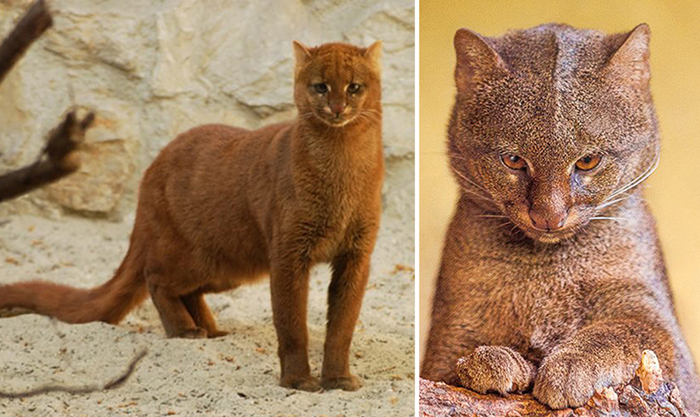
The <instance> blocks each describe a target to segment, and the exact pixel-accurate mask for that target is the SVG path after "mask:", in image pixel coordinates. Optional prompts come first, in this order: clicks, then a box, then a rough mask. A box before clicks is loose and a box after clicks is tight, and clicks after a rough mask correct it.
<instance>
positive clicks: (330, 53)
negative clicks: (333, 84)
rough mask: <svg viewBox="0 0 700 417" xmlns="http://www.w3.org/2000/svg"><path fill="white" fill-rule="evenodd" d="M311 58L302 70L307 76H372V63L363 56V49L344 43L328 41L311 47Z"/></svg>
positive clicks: (327, 78)
mask: <svg viewBox="0 0 700 417" xmlns="http://www.w3.org/2000/svg"><path fill="white" fill-rule="evenodd" d="M309 52H310V54H311V59H310V60H309V62H308V64H307V65H306V67H305V69H304V72H305V74H306V76H307V77H309V78H321V79H323V80H326V81H327V80H345V81H350V80H354V79H366V78H373V77H375V76H376V75H375V74H374V73H375V69H374V68H373V63H372V62H371V60H369V59H368V58H367V57H366V56H365V50H364V49H362V48H359V47H357V46H354V45H350V44H344V43H328V44H323V45H321V46H318V47H316V48H312V49H311V50H310V51H309Z"/></svg>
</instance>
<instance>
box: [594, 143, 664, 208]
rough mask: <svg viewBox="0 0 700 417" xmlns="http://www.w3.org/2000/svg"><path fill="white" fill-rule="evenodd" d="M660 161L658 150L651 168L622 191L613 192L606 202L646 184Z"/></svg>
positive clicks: (622, 188)
mask: <svg viewBox="0 0 700 417" xmlns="http://www.w3.org/2000/svg"><path fill="white" fill-rule="evenodd" d="M660 160H661V152H660V150H659V149H657V151H656V158H654V162H653V163H652V164H651V166H649V168H647V169H646V170H644V172H642V174H640V175H639V176H638V177H636V178H635V179H633V180H632V181H630V182H629V183H627V185H625V186H623V187H621V188H620V189H618V190H616V191H613V192H612V193H611V194H610V195H609V196H608V198H607V199H606V200H609V199H611V198H614V197H617V196H618V195H620V194H622V193H624V192H625V191H627V190H630V189H632V188H634V187H636V186H637V185H639V184H641V183H642V182H644V181H645V180H646V179H647V178H649V176H650V175H651V174H653V173H654V171H656V168H658V167H659V161H660Z"/></svg>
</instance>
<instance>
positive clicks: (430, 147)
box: [419, 0, 700, 366]
mask: <svg viewBox="0 0 700 417" xmlns="http://www.w3.org/2000/svg"><path fill="white" fill-rule="evenodd" d="M548 22H558V23H567V24H570V25H572V26H576V27H582V28H592V29H598V30H602V31H604V32H608V33H613V32H623V31H629V30H631V29H632V28H633V27H635V26H636V25H637V24H639V23H642V22H646V23H648V24H649V26H650V27H651V32H652V40H651V71H652V81H651V83H652V91H653V94H654V100H655V103H656V109H657V111H658V115H659V119H660V123H661V136H662V143H663V150H662V158H661V164H660V166H659V168H658V170H657V171H656V173H655V174H654V175H653V176H652V177H651V179H650V180H648V182H647V190H646V197H647V200H648V201H649V202H650V204H651V206H652V209H653V212H654V214H655V215H656V219H657V221H658V227H659V231H660V233H661V241H662V244H663V249H664V252H665V255H666V260H667V264H668V268H669V274H670V279H671V285H672V289H673V293H674V296H675V300H676V306H677V310H678V314H679V318H680V322H681V326H682V328H683V333H684V334H685V336H686V339H687V340H688V343H689V344H690V346H691V349H692V351H693V354H694V356H695V359H696V363H697V364H698V365H699V366H700V178H698V177H699V176H700V32H699V31H698V27H700V1H693V0H685V1H679V0H674V1H661V0H659V1H639V0H628V1H620V0H614V1H609V0H606V1H563V0H560V1H553V0H550V1H543V0H539V1H534V0H529V1H515V0H513V1H493V0H489V1H458V0H437V1H436V0H424V1H421V2H420V148H419V153H420V155H419V156H420V177H419V178H420V188H419V189H420V205H419V207H420V257H419V259H420V335H421V347H423V344H424V343H425V339H426V337H427V330H428V328H429V322H430V309H431V304H430V303H431V300H432V294H433V289H434V282H435V276H436V273H437V269H438V266H439V263H440V253H441V250H442V245H443V237H444V233H445V230H446V227H447V223H448V221H449V220H450V217H451V215H452V211H453V210H454V205H455V199H456V195H457V194H456V186H455V182H454V180H453V178H452V177H451V175H450V174H449V172H448V169H447V160H446V157H445V142H446V126H447V118H448V114H449V111H450V109H451V106H452V103H453V98H454V82H453V76H452V71H453V68H454V62H455V59H454V49H453V47H452V38H453V35H454V33H455V31H456V30H457V29H459V28H461V27H466V28H469V29H472V30H475V31H477V32H479V33H481V34H483V35H486V36H500V35H501V34H503V33H504V32H505V31H507V30H508V29H522V28H527V27H531V26H536V25H539V24H541V23H548ZM421 350H422V349H421ZM421 357H422V352H421Z"/></svg>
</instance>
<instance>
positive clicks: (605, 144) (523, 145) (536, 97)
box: [449, 25, 659, 243]
mask: <svg viewBox="0 0 700 417" xmlns="http://www.w3.org/2000/svg"><path fill="white" fill-rule="evenodd" d="M648 40H649V30H648V27H647V26H646V25H640V26H639V27H637V28H636V29H634V30H633V31H631V32H629V33H622V34H615V35H604V34H602V33H600V32H597V31H591V30H576V29H573V28H570V27H567V26H561V25H544V26H540V27H537V28H534V29H529V30H527V31H519V32H511V33H509V34H508V35H506V36H504V37H502V38H485V37H481V36H480V35H477V34H476V33H474V32H471V31H468V30H466V29H462V30H460V31H458V32H457V34H456V36H455V47H456V49H457V68H456V72H455V78H456V82H457V89H458V93H457V101H456V104H455V107H454V109H453V114H452V119H451V122H450V128H449V134H450V135H449V136H450V139H449V140H450V142H449V150H450V156H451V165H452V169H453V171H454V172H455V174H456V176H457V179H458V181H459V183H460V186H461V188H462V190H463V192H465V193H467V194H468V195H469V196H470V197H473V198H472V199H473V200H474V203H475V204H479V205H481V206H482V207H484V208H485V209H486V211H487V212H488V213H489V214H487V215H491V216H493V217H502V218H503V220H506V219H507V222H506V225H508V224H510V226H513V225H515V226H517V229H519V230H521V231H523V232H524V233H525V234H526V235H527V236H529V237H530V238H533V239H536V240H538V241H541V242H545V243H552V242H557V241H559V240H561V239H563V238H567V237H570V236H572V235H573V234H574V233H575V232H576V231H578V230H580V229H581V228H583V227H584V226H586V225H587V224H588V223H589V222H590V221H592V220H609V218H606V217H607V216H606V210H608V209H609V208H610V207H613V206H614V205H615V204H619V203H622V202H623V201H624V200H625V199H626V197H629V195H628V194H626V193H625V191H626V190H627V189H628V186H629V185H631V184H635V185H636V184H637V181H640V180H643V179H645V178H646V177H647V176H648V175H649V174H650V173H651V171H652V170H653V169H654V168H655V166H656V163H657V162H658V143H659V142H658V141H659V138H658V131H657V121H656V116H655V113H654V110H653V107H652V106H651V98H650V91H649V68H648ZM572 45H574V46H572ZM552 57H555V58H552ZM629 188H631V187H629ZM508 229H509V228H508V227H504V230H506V231H507V230H508ZM513 229H515V230H517V229H516V228H513Z"/></svg>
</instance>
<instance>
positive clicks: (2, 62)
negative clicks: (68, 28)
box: [0, 0, 53, 83]
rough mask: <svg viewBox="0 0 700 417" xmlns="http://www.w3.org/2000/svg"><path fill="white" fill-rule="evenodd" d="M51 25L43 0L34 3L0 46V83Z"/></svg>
mask: <svg viewBox="0 0 700 417" xmlns="http://www.w3.org/2000/svg"><path fill="white" fill-rule="evenodd" d="M52 24H53V20H52V19H51V14H50V13H49V9H48V8H47V7H46V3H45V2H44V0H37V1H35V2H34V3H33V4H32V6H31V7H30V8H29V10H28V11H27V13H25V14H24V16H23V17H22V19H21V20H20V21H19V23H17V26H15V28H14V29H13V30H12V32H11V33H10V35H9V36H8V37H7V38H6V39H5V40H4V41H3V42H2V45H0V83H2V80H3V79H4V78H5V75H7V73H8V72H9V71H10V69H12V67H13V66H14V65H15V64H16V63H17V61H18V60H19V59H20V58H21V57H22V55H24V52H25V51H26V50H27V49H28V48H29V46H30V45H31V44H32V43H33V42H34V41H35V40H37V39H38V38H39V37H40V36H41V35H42V34H43V33H44V32H45V31H46V29H48V28H50V27H51V25H52Z"/></svg>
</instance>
